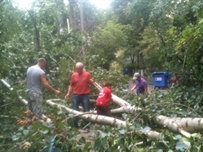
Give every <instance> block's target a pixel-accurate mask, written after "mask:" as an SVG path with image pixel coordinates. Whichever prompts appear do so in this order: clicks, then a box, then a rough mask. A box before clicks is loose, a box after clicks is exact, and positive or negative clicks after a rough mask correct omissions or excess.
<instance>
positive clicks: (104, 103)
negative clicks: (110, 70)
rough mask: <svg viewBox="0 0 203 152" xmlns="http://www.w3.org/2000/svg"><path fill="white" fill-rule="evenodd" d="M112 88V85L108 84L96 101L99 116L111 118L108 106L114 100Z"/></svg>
mask: <svg viewBox="0 0 203 152" xmlns="http://www.w3.org/2000/svg"><path fill="white" fill-rule="evenodd" d="M111 86H112V84H111V83H110V82H107V83H106V84H105V85H104V88H102V89H101V91H100V93H99V95H98V97H97V100H96V110H97V114H98V115H104V116H109V117H111V112H110V109H109V106H108V103H109V102H110V101H112V102H113V100H112V94H111Z"/></svg>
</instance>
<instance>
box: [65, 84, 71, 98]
mask: <svg viewBox="0 0 203 152" xmlns="http://www.w3.org/2000/svg"><path fill="white" fill-rule="evenodd" d="M72 90H73V87H72V86H71V85H69V86H68V91H67V94H66V96H65V98H66V99H68V97H69V95H70V93H71V92H72Z"/></svg>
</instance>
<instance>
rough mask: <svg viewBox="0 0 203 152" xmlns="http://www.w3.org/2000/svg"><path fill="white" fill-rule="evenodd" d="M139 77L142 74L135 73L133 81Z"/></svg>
mask: <svg viewBox="0 0 203 152" xmlns="http://www.w3.org/2000/svg"><path fill="white" fill-rule="evenodd" d="M138 77H140V74H139V73H138V72H136V73H134V75H133V80H136V79H137V78H138Z"/></svg>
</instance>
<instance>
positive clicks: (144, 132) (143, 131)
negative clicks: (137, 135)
mask: <svg viewBox="0 0 203 152" xmlns="http://www.w3.org/2000/svg"><path fill="white" fill-rule="evenodd" d="M150 130H151V128H150V127H148V126H146V127H145V128H144V129H143V130H142V133H143V134H146V133H147V132H148V131H150Z"/></svg>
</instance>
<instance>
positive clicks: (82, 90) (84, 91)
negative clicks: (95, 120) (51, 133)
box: [65, 62, 93, 132]
mask: <svg viewBox="0 0 203 152" xmlns="http://www.w3.org/2000/svg"><path fill="white" fill-rule="evenodd" d="M75 68H76V72H74V73H73V74H72V76H71V80H70V85H69V87H68V92H67V94H66V96H65V98H66V99H68V98H69V95H70V93H71V92H72V93H73V100H72V102H73V109H74V110H78V109H79V105H80V104H82V106H83V109H84V112H87V111H89V110H90V102H89V93H90V84H93V79H92V77H91V75H90V73H89V72H87V71H85V70H84V68H83V64H82V63H81V62H78V63H76V65H75ZM88 123H89V122H88V121H85V125H87V124H88ZM74 126H75V127H76V128H78V121H77V119H76V118H75V119H74ZM85 132H89V128H88V127H86V128H85Z"/></svg>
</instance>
